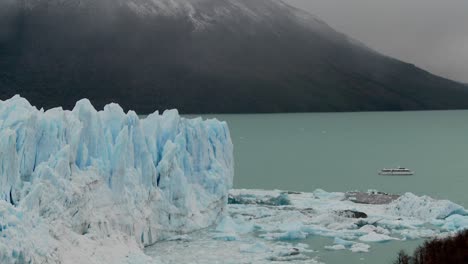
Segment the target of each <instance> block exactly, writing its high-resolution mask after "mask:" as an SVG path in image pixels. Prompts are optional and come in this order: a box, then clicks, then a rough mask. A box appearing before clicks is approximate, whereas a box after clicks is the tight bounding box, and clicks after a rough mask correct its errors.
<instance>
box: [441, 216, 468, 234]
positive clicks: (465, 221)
mask: <svg viewBox="0 0 468 264" xmlns="http://www.w3.org/2000/svg"><path fill="white" fill-rule="evenodd" d="M442 228H443V229H444V230H447V231H455V232H457V231H461V230H464V229H467V228H468V216H464V215H463V216H462V215H451V216H449V217H447V218H446V219H445V223H444V225H443V226H442Z"/></svg>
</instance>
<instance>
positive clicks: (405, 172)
mask: <svg viewBox="0 0 468 264" xmlns="http://www.w3.org/2000/svg"><path fill="white" fill-rule="evenodd" d="M379 175H385V176H410V175H414V172H413V171H412V170H410V169H407V168H402V167H398V168H396V169H382V170H381V171H380V172H379Z"/></svg>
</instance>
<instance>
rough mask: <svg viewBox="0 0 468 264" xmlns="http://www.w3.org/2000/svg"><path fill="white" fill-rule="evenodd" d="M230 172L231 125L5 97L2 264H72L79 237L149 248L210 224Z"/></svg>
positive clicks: (0, 156)
mask: <svg viewBox="0 0 468 264" xmlns="http://www.w3.org/2000/svg"><path fill="white" fill-rule="evenodd" d="M232 178H233V146H232V142H231V139H230V134H229V130H228V127H227V124H226V123H224V122H219V121H217V120H206V121H203V120H202V119H201V118H197V119H185V118H182V117H180V116H179V115H178V112H177V111H176V110H172V111H165V112H164V113H163V114H162V115H160V114H159V113H158V112H156V113H154V114H151V115H149V116H147V117H146V118H144V119H140V118H139V117H138V116H137V114H136V113H135V112H132V111H130V112H128V113H124V111H123V110H122V108H121V107H120V106H119V105H116V104H109V105H107V106H106V107H105V108H104V110H102V111H96V110H95V109H94V107H93V106H92V105H91V103H90V102H89V101H88V100H81V101H79V102H77V104H76V106H75V108H74V109H73V110H72V111H64V110H62V109H61V108H55V109H51V110H48V111H44V110H42V109H41V110H38V109H36V108H35V107H33V106H31V105H30V104H29V102H28V101H27V100H26V99H24V98H21V97H19V96H15V97H13V98H11V99H9V100H6V101H0V198H1V199H0V200H1V201H0V262H1V263H10V262H11V263H14V262H15V261H16V262H18V261H19V262H20V263H21V261H25V262H28V261H32V262H33V263H36V262H42V261H46V263H56V262H57V263H58V262H60V263H67V260H68V259H69V258H71V257H72V256H73V252H74V250H75V251H76V250H77V248H79V247H75V246H73V245H74V244H75V243H78V244H80V243H81V244H85V245H88V246H90V248H95V249H96V247H94V246H91V245H93V244H92V243H94V242H95V241H99V240H100V239H115V241H120V242H122V241H125V243H130V244H132V245H133V246H135V245H137V246H139V247H141V246H145V245H150V244H152V243H154V242H156V241H158V240H161V239H164V238H167V237H169V236H172V235H175V234H181V233H186V232H191V231H194V230H197V229H200V228H205V227H208V226H210V225H212V224H213V223H215V222H216V221H217V219H218V218H219V216H221V215H222V214H223V211H224V210H225V206H226V202H227V194H228V190H229V189H230V187H231V185H232ZM39 238H41V239H42V240H43V241H42V242H40V241H38V240H40V239H39ZM79 241H81V242H79ZM115 241H114V242H115ZM88 242H89V243H88ZM114 242H113V243H114ZM103 243H104V242H102V241H101V242H99V243H98V244H99V245H102V244H103ZM115 243H116V242H115ZM104 244H105V243H104ZM67 245H68V246H69V247H68V248H67ZM81 248H82V249H83V248H85V247H81ZM97 248H99V247H97ZM123 248H132V247H123ZM75 253H76V255H77V256H78V255H80V256H81V258H85V257H86V254H91V253H87V252H75ZM94 253H96V252H94ZM103 254H104V253H103ZM110 255H118V254H110ZM67 256H68V257H67ZM75 257H76V256H75ZM109 257H112V256H109ZM126 257H128V254H126ZM83 261H84V262H86V261H90V259H83ZM93 261H94V260H93ZM108 261H114V259H112V260H111V259H107V260H106V261H103V262H104V263H105V262H108ZM117 262H118V261H117ZM88 263H91V262H88ZM93 263H94V262H93ZM96 263H99V262H96Z"/></svg>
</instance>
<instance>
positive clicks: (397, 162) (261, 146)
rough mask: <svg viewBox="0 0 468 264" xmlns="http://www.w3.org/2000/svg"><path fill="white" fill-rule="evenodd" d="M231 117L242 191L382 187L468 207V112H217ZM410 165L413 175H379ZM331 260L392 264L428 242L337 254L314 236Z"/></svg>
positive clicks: (335, 262)
mask: <svg viewBox="0 0 468 264" xmlns="http://www.w3.org/2000/svg"><path fill="white" fill-rule="evenodd" d="M205 117H216V118H218V119H220V120H225V121H227V122H228V124H229V127H230V130H231V136H232V139H233V142H234V147H235V161H236V165H235V169H236V171H235V180H234V187H235V188H259V189H281V190H295V191H305V192H311V191H313V190H315V189H317V188H320V189H324V190H326V191H339V192H344V191H350V190H361V191H366V190H368V189H376V190H379V191H383V192H388V193H396V194H401V193H405V192H413V193H415V194H418V195H429V196H432V197H434V198H438V199H449V200H452V201H454V202H456V203H459V204H461V205H463V206H464V207H466V208H468V192H467V188H468V111H428V112H394V113H389V112H379V113H310V114H272V115H210V116H205ZM397 166H403V167H408V168H410V169H412V170H414V171H415V172H416V174H415V175H414V176H410V177H391V176H390V177H389V176H386V177H385V176H379V175H378V171H379V170H380V169H382V168H385V167H397ZM306 242H307V243H309V244H310V246H311V248H312V249H318V250H319V252H318V254H317V255H318V256H319V257H320V259H321V260H323V261H324V262H326V263H329V264H340V263H392V260H394V259H395V256H396V253H397V252H398V251H399V250H400V249H405V250H408V251H412V250H413V249H414V248H415V247H417V246H418V245H419V244H420V243H422V241H406V242H392V243H385V244H372V245H371V246H372V248H371V252H370V253H363V254H356V253H349V252H346V251H340V252H330V251H326V250H323V246H324V245H327V244H330V243H331V240H330V241H329V239H327V238H310V239H307V241H306Z"/></svg>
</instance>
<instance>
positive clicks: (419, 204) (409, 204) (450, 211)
mask: <svg viewBox="0 0 468 264" xmlns="http://www.w3.org/2000/svg"><path fill="white" fill-rule="evenodd" d="M387 213H391V214H393V215H398V216H406V217H416V218H419V219H423V220H428V219H445V218H447V217H449V216H451V215H454V214H458V215H467V214H468V212H467V211H466V210H465V209H464V208H463V207H462V206H460V205H458V204H455V203H453V202H451V201H447V200H435V199H433V198H431V197H428V196H416V195H414V194H412V193H406V194H405V195H403V196H401V197H400V198H399V199H397V200H396V201H393V202H392V203H391V204H389V206H388V208H387Z"/></svg>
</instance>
